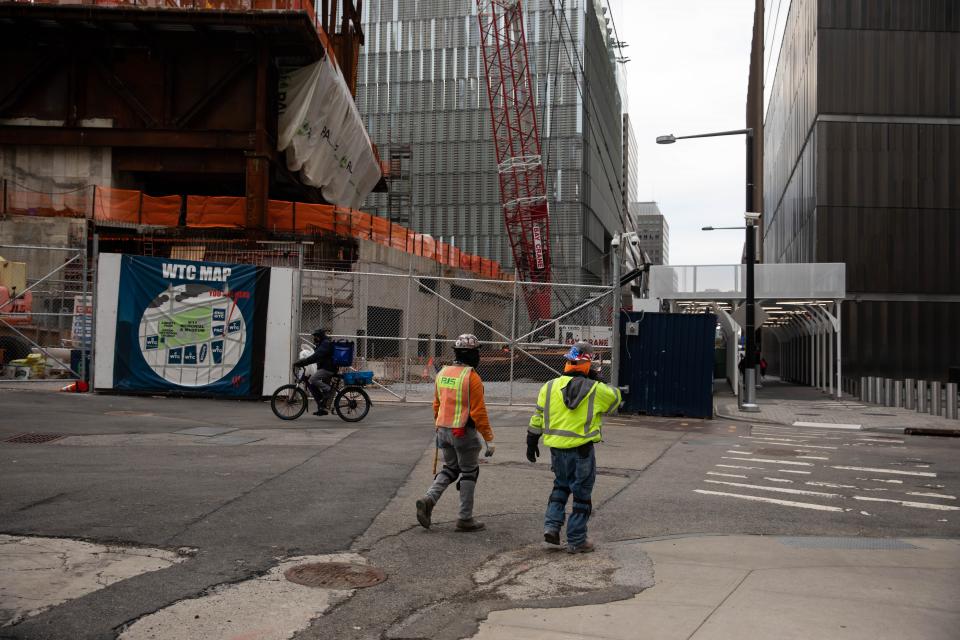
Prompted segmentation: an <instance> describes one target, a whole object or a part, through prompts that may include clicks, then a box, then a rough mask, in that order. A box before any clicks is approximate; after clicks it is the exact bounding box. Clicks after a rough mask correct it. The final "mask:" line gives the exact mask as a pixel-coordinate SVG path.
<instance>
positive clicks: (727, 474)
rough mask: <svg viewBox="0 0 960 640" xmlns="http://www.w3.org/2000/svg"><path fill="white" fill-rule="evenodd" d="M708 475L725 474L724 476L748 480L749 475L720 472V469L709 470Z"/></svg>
mask: <svg viewBox="0 0 960 640" xmlns="http://www.w3.org/2000/svg"><path fill="white" fill-rule="evenodd" d="M707 475H708V476H723V477H724V478H743V479H744V480H746V478H747V476H741V475H738V474H736V473H720V472H719V471H707Z"/></svg>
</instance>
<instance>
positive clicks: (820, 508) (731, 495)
mask: <svg viewBox="0 0 960 640" xmlns="http://www.w3.org/2000/svg"><path fill="white" fill-rule="evenodd" d="M693 492H694V493H703V494H706V495H711V496H727V497H729V498H740V499H741V500H754V501H756V502H768V503H770V504H779V505H781V506H784V507H797V508H799V509H816V510H817V511H841V512H842V511H843V509H841V508H840V507H831V506H829V505H825V504H813V503H811V502H794V501H793V500H778V499H777V498H765V497H761V496H745V495H742V494H739V493H726V492H724V491H708V490H706V489H694V490H693Z"/></svg>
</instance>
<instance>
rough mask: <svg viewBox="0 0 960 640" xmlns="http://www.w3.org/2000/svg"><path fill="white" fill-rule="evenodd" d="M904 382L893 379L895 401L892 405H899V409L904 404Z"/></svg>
mask: <svg viewBox="0 0 960 640" xmlns="http://www.w3.org/2000/svg"><path fill="white" fill-rule="evenodd" d="M902 398H903V383H902V382H900V381H899V380H894V381H893V403H892V404H891V405H890V406H891V407H897V408H898V409H899V408H900V407H902V406H903V400H902Z"/></svg>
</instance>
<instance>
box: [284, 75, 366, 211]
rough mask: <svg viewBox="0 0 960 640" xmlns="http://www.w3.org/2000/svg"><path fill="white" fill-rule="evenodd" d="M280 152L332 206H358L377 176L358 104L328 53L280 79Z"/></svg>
mask: <svg viewBox="0 0 960 640" xmlns="http://www.w3.org/2000/svg"><path fill="white" fill-rule="evenodd" d="M279 138H280V139H279V142H278V148H279V149H280V151H285V152H286V155H287V167H288V168H289V169H290V170H291V171H299V172H300V176H301V178H302V179H303V181H304V182H305V183H306V184H308V185H310V186H313V187H320V189H321V190H322V192H323V197H324V198H325V199H326V200H327V201H328V202H332V203H333V204H337V205H340V206H343V207H351V208H357V207H359V206H360V205H361V203H362V202H363V200H364V199H365V198H366V197H367V194H369V193H370V191H372V190H373V187H374V186H376V184H377V182H378V181H379V180H380V165H379V163H378V162H377V159H376V156H375V155H374V153H373V146H372V145H371V144H370V138H369V137H368V136H367V132H366V129H365V128H364V126H363V121H362V120H361V119H360V114H359V113H358V112H357V106H356V105H355V104H354V102H353V97H352V96H351V95H350V91H349V89H348V88H347V83H346V82H345V81H344V79H343V76H342V75H341V73H340V70H339V69H337V68H336V67H335V66H334V65H333V64H332V63H331V62H330V59H329V57H324V58H323V59H322V60H320V61H318V62H315V63H313V64H311V65H309V66H306V67H302V68H300V69H296V70H295V71H292V72H290V73H286V74H284V75H283V76H282V77H281V78H280V123H279Z"/></svg>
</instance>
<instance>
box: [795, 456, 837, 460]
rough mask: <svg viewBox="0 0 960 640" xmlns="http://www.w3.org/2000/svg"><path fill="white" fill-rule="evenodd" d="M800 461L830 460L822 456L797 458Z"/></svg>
mask: <svg viewBox="0 0 960 640" xmlns="http://www.w3.org/2000/svg"><path fill="white" fill-rule="evenodd" d="M797 458H799V459H800V460H829V459H830V458H827V457H824V456H797Z"/></svg>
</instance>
